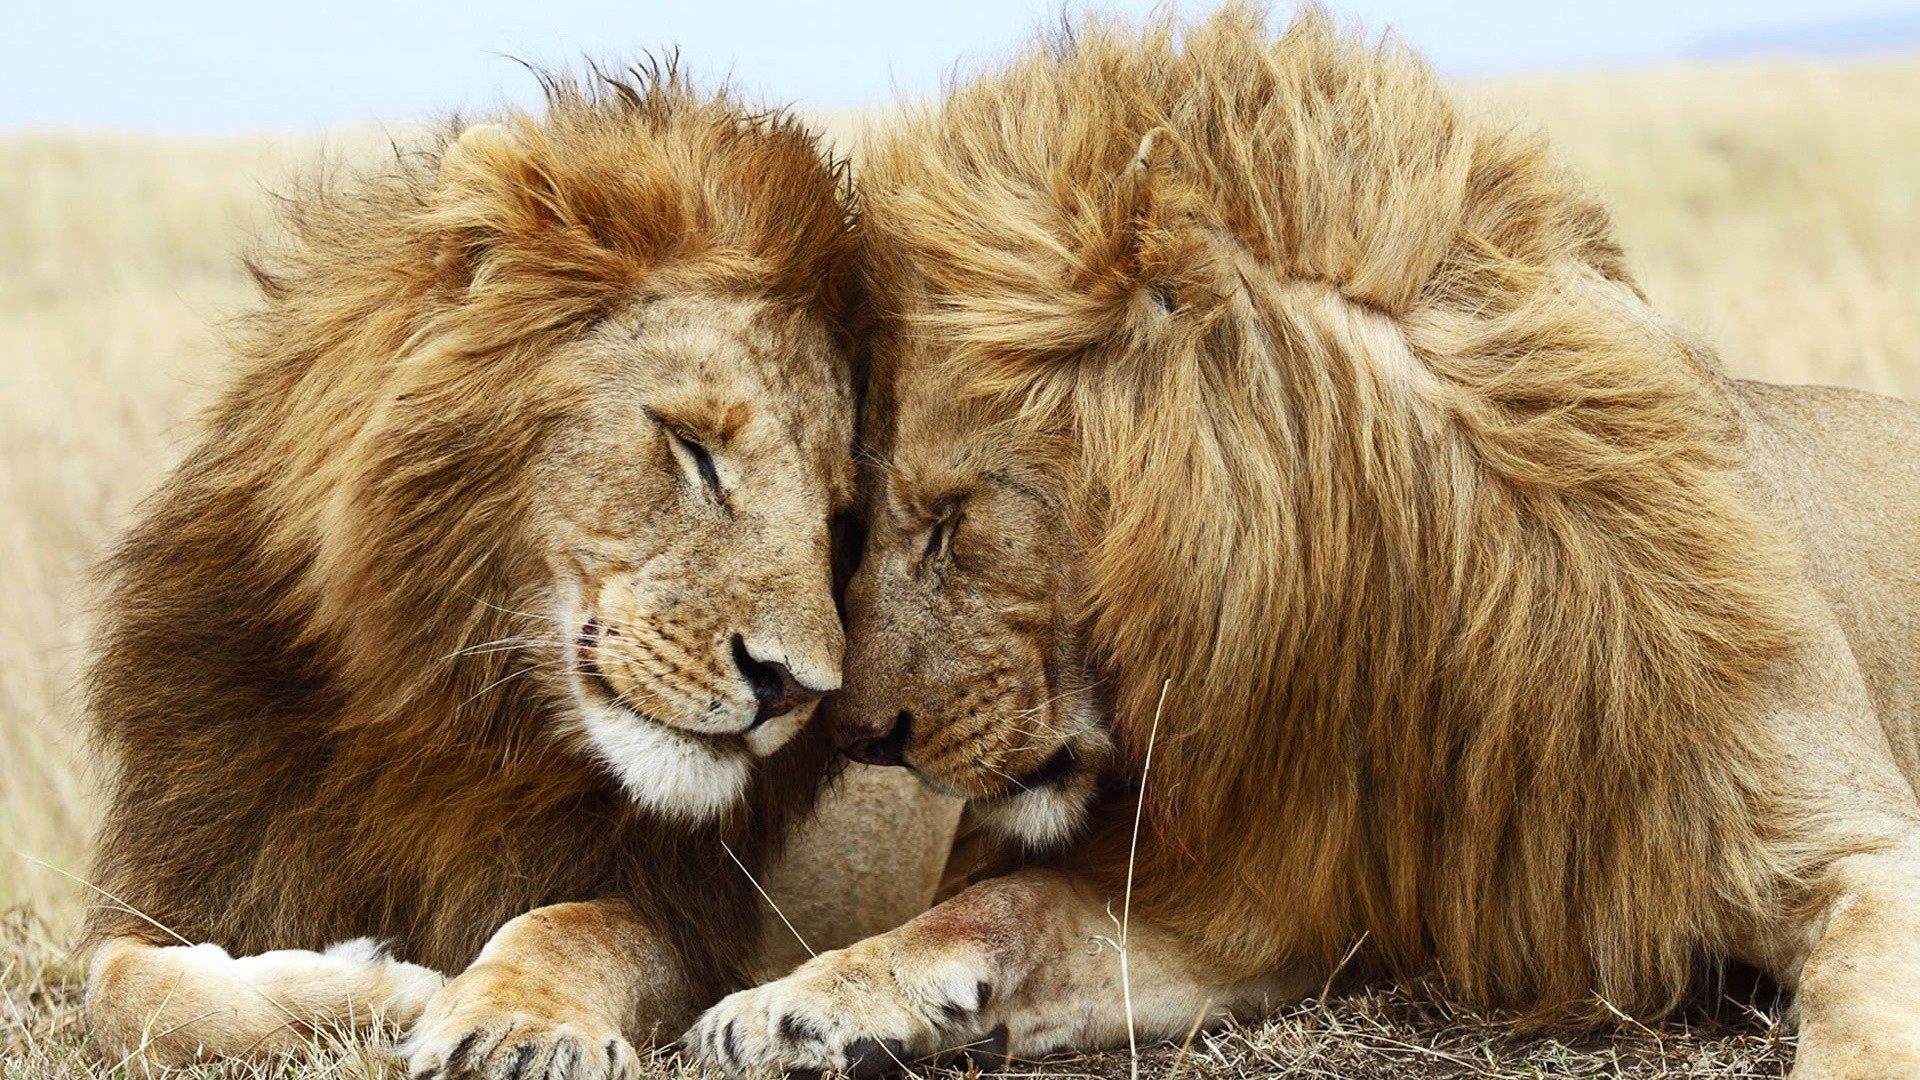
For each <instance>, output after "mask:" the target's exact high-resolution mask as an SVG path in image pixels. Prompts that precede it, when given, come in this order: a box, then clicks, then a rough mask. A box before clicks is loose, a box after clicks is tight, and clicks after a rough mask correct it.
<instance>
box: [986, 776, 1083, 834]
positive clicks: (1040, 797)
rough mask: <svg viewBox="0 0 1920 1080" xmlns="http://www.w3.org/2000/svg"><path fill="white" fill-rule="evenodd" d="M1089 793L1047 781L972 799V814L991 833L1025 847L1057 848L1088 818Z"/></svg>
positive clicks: (1078, 829)
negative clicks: (1008, 793)
mask: <svg viewBox="0 0 1920 1080" xmlns="http://www.w3.org/2000/svg"><path fill="white" fill-rule="evenodd" d="M1087 801H1088V793H1087V792H1085V791H1082V790H1080V789H1079V788H1077V787H1073V788H1063V787H1060V786H1058V785H1053V784H1048V785H1045V786H1042V787H1036V788H1033V789H1031V790H1027V791H1016V792H1014V793H1012V794H1010V795H1001V796H998V797H996V798H992V799H975V800H973V802H972V810H973V813H974V816H975V817H976V818H977V819H978V820H979V822H980V824H982V825H984V826H986V827H987V828H988V829H990V830H992V831H993V832H994V833H996V834H998V835H1000V836H1003V837H1005V838H1007V839H1009V840H1012V841H1015V842H1017V843H1020V844H1023V845H1025V846H1026V847H1028V848H1033V849H1045V848H1056V847H1059V846H1061V845H1063V844H1065V843H1066V842H1067V841H1069V840H1071V839H1073V837H1074V834H1076V833H1078V832H1079V831H1080V827H1081V826H1082V825H1084V824H1085V823H1086V820H1087Z"/></svg>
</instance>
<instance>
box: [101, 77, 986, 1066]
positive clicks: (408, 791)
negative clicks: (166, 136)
mask: <svg viewBox="0 0 1920 1080" xmlns="http://www.w3.org/2000/svg"><path fill="white" fill-rule="evenodd" d="M851 210H852V204H851V201H850V188H849V186H848V184H847V182H846V176H845V172H844V169H843V168H841V167H840V166H838V165H836V164H834V163H832V162H831V161H829V160H828V159H826V158H825V157H824V156H823V154H822V152H821V150H820V148H819V147H817V146H816V144H815V140H814V137H813V136H812V135H811V134H809V133H808V131H807V130H806V129H805V128H804V127H803V126H802V125H801V123H800V122H799V121H797V120H796V119H793V118H791V117H788V116H785V115H783V114H777V113H767V114H749V113H747V112H745V111H743V110H742V109H741V108H740V107H739V106H738V105H736V104H735V103H734V102H733V101H732V100H730V99H729V98H728V96H727V95H726V94H725V93H724V92H721V93H718V94H702V93H699V92H696V91H695V90H694V89H693V88H692V86H691V84H690V83H689V82H688V80H687V79H686V78H684V77H683V76H682V75H680V74H679V73H678V72H677V71H675V70H673V69H672V68H666V69H661V68H658V67H656V68H652V69H646V70H638V71H636V72H634V73H633V74H631V75H627V76H614V75H602V76H601V77H600V78H598V79H597V80H596V81H595V82H593V83H578V82H575V81H572V80H569V79H566V78H563V77H555V78H553V79H551V80H550V81H549V83H548V85H547V103H546V111H545V114H544V117H539V118H536V117H534V116H531V115H528V114H524V113H519V114H511V115H509V116H508V117H506V118H505V119H504V121H503V122H502V123H500V124H491V125H487V124H482V125H476V126H472V127H469V128H466V129H465V130H464V131H463V132H459V133H457V134H455V133H451V132H450V133H449V135H448V136H446V137H445V138H443V139H441V140H440V141H439V142H438V143H437V144H436V149H433V150H431V151H424V152H418V153H405V154H402V155H400V156H399V158H398V159H397V160H396V161H394V162H392V163H391V164H390V165H388V166H387V167H386V171H384V172H382V173H380V174H378V175H369V176H367V177H364V178H361V179H359V180H348V181H346V182H339V181H329V182H323V183H321V184H319V185H317V186H316V187H315V188H314V189H313V190H312V191H310V192H308V193H307V194H305V195H304V196H301V197H298V198H295V199H294V200H292V201H291V202H290V204H289V207H288V211H287V218H288V225H289V232H290V236H291V243H290V245H289V248H288V250H286V251H285V252H284V253H283V254H282V255H280V256H278V257H277V258H276V259H274V260H273V261H271V262H264V261H263V262H260V263H257V264H255V265H253V266H252V267H251V268H252V270H253V274H254V277H255V279H256V280H257V282H258V283H259V287H260V290H261V293H262V295H263V298H264V303H263V307H262V309H261V310H259V311H258V312H257V313H256V314H254V315H252V316H250V317H249V318H248V319H246V320H245V321H244V322H243V323H242V324H241V325H240V326H239V327H238V328H237V330H236V332H235V335H234V339H235V344H234V349H235V352H236V354H237V355H236V363H235V371H234V372H233V375H232V379H231V381H230V383H229V384H228V385H227V386H226V388H225V390H224V392H223V393H222V394H221V395H220V396H219V399H218V401H217V403H216V404H215V405H214V406H213V407H212V409H211V411H210V413H209V415H208V416H207V417H206V421H205V431H204V434H203V435H202V436H201V437H200V439H199V442H198V444H197V446H196V447H195V448H194V449H193V450H192V452H191V454H190V455H189V456H188V457H187V458H186V459H185V461H184V463H183V464H181V465H180V467H179V468H178V469H177V470H176V471H175V472H174V473H173V474H172V475H171V477H170V478H169V479H168V480H167V481H166V482H165V484H164V485H163V486H162V488H161V489H160V490H159V491H158V493H157V494H155V495H154V496H153V497H152V498H151V499H150V501H149V502H148V503H147V504H146V505H145V506H144V508H143V509H142V510H141V512H140V515H139V519H138V521H137V523H136V524H135V525H134V526H133V527H132V529H131V531H130V532H129V533H128V535H127V536H126V537H125V539H124V540H123V541H122V542H121V543H120V544H119V545H118V547H117V549H116V551H115V552H114V553H113V554H112V555H111V556H110V558H109V560H108V566H107V575H108V585H107V588H106V590H105V594H104V595H105V598H104V601H103V604H102V610H101V614H100V621H99V624H98V627H97V629H96V631H95V633H94V639H95V640H94V643H93V644H94V646H95V648H94V655H93V658H92V660H91V665H90V673H89V675H88V678H87V692H88V702H89V709H90V716H91V723H92V728H93V733H94V736H95V738H96V740H97V742H98V743H99V745H100V748H101V750H102V751H103V754H104V756H105V757H106V759H107V760H108V762H109V763H110V765H111V771H112V778H111V780H110V782H109V791H108V793H107V794H108V801H107V809H106V812H105V820H104V825H103V830H102V835H101V837H100V841H99V848H98V856H97V862H96V865H95V868H94V877H93V881H94V883H95V884H96V885H97V887H98V891H99V894H100V896H101V897H103V898H104V899H103V901H102V902H101V903H99V904H97V905H96V906H94V907H93V909H92V910H91V912H90V916H89V921H88V924H87V927H86V931H85V939H86V941H87V942H89V943H91V945H92V946H93V947H94V948H95V954H94V959H93V961H92V965H91V969H90V972H89V977H88V986H87V1013H88V1017H89V1020H90V1024H91V1028H92V1031H93V1038H94V1042H95V1046H96V1047H97V1048H98V1050H99V1051H100V1052H101V1053H102V1054H103V1055H104V1057H105V1059H106V1060H107V1061H108V1062H110V1063H116V1062H117V1063H124V1064H127V1065H129V1066H131V1067H133V1068H134V1069H136V1070H137V1071H141V1072H146V1071H149V1070H153V1069H158V1068H161V1067H164V1066H169V1065H177V1064H181V1063H185V1062H190V1061H196V1060H202V1059H207V1058H213V1057H224V1056H245V1057H252V1058H260V1057H263V1056H266V1055H271V1054H277V1053H280V1052H282V1051H286V1050H290V1049H298V1048H300V1047H301V1046H302V1045H303V1044H305V1043H307V1042H308V1041H309V1040H311V1039H312V1038H313V1037H314V1036H315V1035H316V1033H324V1032H327V1031H331V1030H345V1031H349V1032H355V1031H365V1030H367V1029H369V1028H370V1027H371V1026H373V1025H375V1024H376V1023H391V1024H395V1025H399V1026H401V1027H403V1028H411V1032H410V1034H409V1035H408V1037H407V1039H408V1041H407V1043H406V1044H405V1049H406V1052H407V1053H408V1055H409V1057H410V1059H411V1060H410V1064H411V1068H412V1071H413V1072H414V1074H415V1075H423V1076H424V1075H436V1076H442V1077H456V1076H481V1075H494V1076H505V1075H508V1074H509V1073H511V1074H512V1075H514V1076H542V1075H544V1076H549V1077H554V1078H556V1080H558V1078H568V1077H619V1076H631V1075H633V1074H634V1073H635V1071H636V1069H637V1059H636V1050H635V1047H636V1045H637V1044H640V1043H642V1042H643V1041H645V1040H647V1039H649V1038H651V1037H652V1036H653V1033H654V1032H656V1031H666V1032H668V1033H670V1034H671V1033H678V1032H679V1031H680V1030H681V1029H683V1028H684V1027H685V1025H686V1024H687V1023H688V1022H689V1021H690V1020H691V1019H692V1018H693V1016H694V1015H695V1013H696V1011H697V1010H698V1009H699V1008H701V1007H703V1006H705V1005H707V1004H710V1003H712V1002H713V1001H715V1000H718V998H719V997H720V995H721V994H722V993H723V992H725V991H727V990H729V989H732V988H735V987H738V986H743V985H747V984H748V983H749V982H750V981H751V978H752V977H755V976H760V975H762V974H764V973H763V972H762V971H761V970H760V969H759V968H758V967H757V966H756V963H757V961H756V955H757V953H756V948H755V944H754V943H755V941H756V940H757V939H758V937H759V928H760V919H761V913H760V911H759V907H758V905H759V902H760V901H759V899H758V893H757V891H756V890H757V888H758V887H759V886H758V881H757V879H758V878H759V877H761V876H762V875H763V873H764V872H766V871H767V870H768V868H769V864H770V862H771V860H772V859H773V858H774V856H775V855H776V854H778V852H779V850H780V846H781V842H782V840H783V838H784V837H785V836H786V835H787V834H788V833H789V831H790V830H791V829H792V828H793V827H794V826H795V825H796V823H799V822H801V821H802V820H803V819H804V818H805V816H806V815H807V813H808V812H809V809H810V807H812V805H813V804H814V801H815V799H816V796H817V795H818V794H819V792H820V790H821V787H822V784H823V783H824V782H825V780H826V778H827V777H828V775H829V774H830V773H832V772H833V771H834V769H833V766H832V759H833V754H834V750H833V746H832V744H831V741H830V739H829V737H828V736H827V734H826V733H825V732H824V730H822V729H821V727H820V725H818V724H815V725H811V726H810V725H809V724H808V720H809V718H810V717H811V716H812V715H813V713H814V712H815V711H816V709H817V708H818V701H819V699H821V697H822V696H823V695H825V694H828V693H829V692H831V691H833V690H835V689H836V688H837V687H838V686H839V685H840V680H841V664H842V659H843V651H844V636H843V630H842V626H841V621H840V614H839V611H838V607H837V601H836V578H835V573H836V571H835V567H834V560H835V550H836V548H835V541H834V539H833V536H832V535H831V532H832V529H830V523H831V522H833V521H834V520H835V519H836V517H844V516H845V515H846V513H847V511H848V510H849V509H850V507H851V501H852V499H853V497H854V476H853V465H852V458H851V448H852V441H853V436H854V409H855V392H854V390H855V382H854V378H853V371H854V368H853V364H854V357H855V351H854V345H855V333H856V331H857V326H858V322H859V320H858V314H859V310H860V295H861V284H860V281H859V274H858V267H857V263H858V258H859V251H858V247H857V244H856V241H855V239H854V237H853V234H852V231H851V227H850V226H851V217H850V215H851ZM842 531H844V530H842ZM840 549H841V551H842V554H845V552H846V550H847V549H846V545H845V544H844V543H842V544H841V545H840ZM841 561H842V563H843V565H842V567H841V571H842V573H843V575H844V572H845V571H847V570H849V569H850V567H847V566H845V565H844V563H845V560H844V559H842V560H841ZM887 788H888V785H886V784H880V785H875V784H874V783H872V782H870V781H861V782H859V784H858V785H857V786H856V787H855V788H854V789H853V791H852V794H851V795H848V796H846V798H847V799H850V800H851V805H856V806H859V807H863V808H865V809H866V811H867V815H868V817H869V818H870V819H872V821H873V823H872V824H871V825H870V826H868V829H869V831H872V832H874V833H876V834H878V835H885V836H886V837H887V838H888V839H889V841H890V846H889V847H886V848H882V847H880V846H879V845H878V844H877V843H876V844H871V845H869V848H868V850H867V851H866V852H865V856H866V857H865V859H864V861H861V860H853V861H852V865H853V866H855V868H864V870H865V871H866V872H869V873H871V874H872V875H873V877H874V878H875V879H876V882H877V886H876V887H875V888H874V889H873V890H871V895H870V896H868V897H866V898H865V902H864V904H863V903H861V902H854V903H850V904H849V905H847V910H849V911H851V912H853V913H854V914H855V915H857V916H858V917H860V918H864V919H865V920H866V922H867V924H868V925H867V928H866V930H865V932H869V933H870V932H874V931H878V930H880V929H884V928H886V927H887V926H889V925H893V924H894V923H897V922H898V921H899V919H901V918H904V917H905V916H906V915H909V914H912V913H913V911H914V910H917V908H909V909H908V910H904V911H902V910H900V908H901V906H902V905H903V904H912V903H914V902H915V901H914V900H913V897H914V896H916V895H918V896H919V899H918V901H917V902H918V904H919V906H921V907H924V905H925V904H926V903H928V902H930V901H931V896H932V890H933V888H934V885H935V884H936V883H937V881H938V875H939V873H940V871H941V868H942V865H943V861H944V858H945V852H944V850H943V849H942V848H941V847H940V843H939V835H938V833H939V825H940V822H939V820H938V819H939V818H940V814H939V812H938V809H937V808H933V809H928V807H927V806H926V805H922V804H924V800H919V801H917V802H916V801H911V800H909V801H901V802H898V803H890V802H889V801H888V800H887V799H886V798H885V797H884V796H885V794H886V791H887ZM844 818H845V815H844V814H842V815H841V819H842V820H844ZM948 824H950V822H948ZM922 837H925V838H926V842H925V843H922ZM831 846H832V844H831V840H830V839H828V838H821V837H815V841H814V844H813V847H814V848H816V849H819V850H823V851H825V850H827V849H829V848H831ZM836 857H837V856H836V855H834V853H833V852H831V851H827V854H826V855H824V856H822V858H825V859H829V860H831V859H832V858H836ZM736 863H737V864H738V865H736ZM813 865H814V866H815V869H816V870H817V869H818V868H819V865H820V864H818V863H815V864H813ZM838 865H842V866H843V867H844V866H845V865H848V861H847V860H842V861H841V863H840V864H838ZM828 868H829V869H831V866H829V867H828ZM788 874H789V880H792V878H793V877H794V876H797V877H799V878H800V879H802V880H806V879H807V877H808V875H807V873H806V872H805V869H804V868H803V869H802V870H800V871H793V870H791V869H790V870H789V871H788ZM818 879H819V875H818V873H816V874H815V875H814V878H813V880H816V881H817V880H818ZM839 884H840V885H841V886H843V887H855V886H857V885H858V882H841V883H839ZM902 897H905V898H906V899H900V898H902ZM889 904H891V914H890V913H889V912H888V911H884V910H883V911H878V912H876V910H875V907H876V905H877V906H879V907H881V908H886V907H887V905H889ZM818 906H819V905H816V907H818ZM893 915H897V916H898V918H894V917H893ZM830 929H831V928H829V930H830ZM809 932H810V933H813V934H815V936H816V940H819V939H820V938H821V937H827V936H830V935H829V934H826V933H823V932H822V931H821V930H820V929H819V923H818V921H817V920H816V923H815V929H813V930H811V931H809ZM847 940H852V937H848V938H847ZM443 973H446V974H453V975H455V976H456V977H454V978H453V979H452V980H451V981H450V982H449V981H447V980H446V978H445V977H444V975H443Z"/></svg>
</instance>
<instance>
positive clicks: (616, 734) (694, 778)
mask: <svg viewBox="0 0 1920 1080" xmlns="http://www.w3.org/2000/svg"><path fill="white" fill-rule="evenodd" d="M580 718H581V726H582V727H583V728H584V729H585V731H586V733H587V738H588V740H589V741H590V742H591V743H592V744H593V749H594V753H595V754H596V755H597V756H598V757H599V758H600V760H601V761H603V762H604V763H606V765H607V767H608V768H610V769H612V770H613V774H614V775H615V776H617V777H619V778H620V783H621V785H622V786H623V787H625V788H626V790H627V794H628V795H629V796H630V797H631V798H632V799H633V801H635V802H637V803H639V804H640V805H642V806H644V807H646V808H647V809H649V810H652V811H654V812H655V813H657V814H660V815H662V816H665V817H670V818H678V819H681V820H683V821H690V822H699V821H710V820H712V819H714V818H717V817H720V816H721V815H723V814H725V813H726V812H727V811H728V810H730V809H732V808H733V807H735V806H737V805H739V803H740V801H741V799H742V798H743V797H744V796H745V795H746V790H747V781H748V779H749V777H750V775H751V773H752V771H753V761H752V758H751V757H750V756H749V754H748V753H747V751H746V748H745V747H744V746H742V745H740V744H739V742H738V740H732V739H718V738H713V737H709V736H704V735H695V734H692V733H690V732H685V731H680V730H678V729H676V728H671V727H668V726H667V725H665V724H662V723H659V722H657V721H654V720H651V719H648V718H647V717H644V716H640V715H639V714H637V713H634V712H632V711H631V710H628V709H625V708H622V707H621V706H618V705H586V706H583V707H582V708H581V713H580Z"/></svg>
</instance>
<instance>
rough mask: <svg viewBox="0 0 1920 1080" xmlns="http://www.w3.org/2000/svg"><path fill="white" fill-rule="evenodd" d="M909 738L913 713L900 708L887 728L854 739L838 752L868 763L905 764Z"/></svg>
mask: <svg viewBox="0 0 1920 1080" xmlns="http://www.w3.org/2000/svg"><path fill="white" fill-rule="evenodd" d="M911 738H913V714H912V713H910V712H908V711H907V710H905V709H901V710H900V712H899V714H898V715H896V716H895V717H894V718H893V725H892V726H891V727H889V728H888V729H887V730H885V731H882V732H880V733H879V734H877V735H867V736H864V737H862V738H858V739H855V740H853V741H852V742H850V743H848V744H847V745H845V746H843V747H841V748H840V752H841V753H843V754H845V755H847V756H848V757H850V758H852V759H853V760H855V761H859V762H863V763H865V764H868V765H905V764H906V763H907V740H909V739H911Z"/></svg>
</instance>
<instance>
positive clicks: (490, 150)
mask: <svg viewBox="0 0 1920 1080" xmlns="http://www.w3.org/2000/svg"><path fill="white" fill-rule="evenodd" d="M522 149H523V148H522V146H521V143H520V140H519V139H518V138H517V137H516V136H515V135H514V133H513V131H512V130H511V129H509V128H508V127H507V126H506V125H505V124H474V125H473V126H471V127H469V128H467V129H466V130H465V131H462V132H461V133H460V136H459V138H456V139H454V140H453V141H452V142H450V143H448V144H447V148H446V149H445V150H443V151H441V154H440V179H441V181H442V182H443V183H447V184H459V183H461V182H462V181H463V179H466V178H468V177H470V176H471V174H472V173H473V172H475V171H492V172H495V173H497V172H498V171H499V170H498V166H497V162H498V160H499V159H502V158H509V157H514V156H518V155H519V154H520V152H521V151H522ZM490 166H491V169H490Z"/></svg>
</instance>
